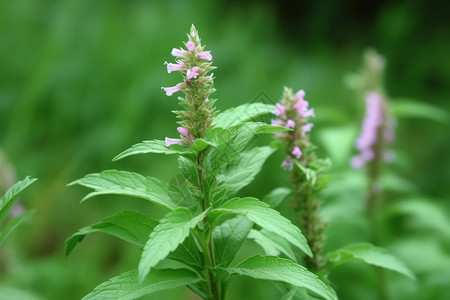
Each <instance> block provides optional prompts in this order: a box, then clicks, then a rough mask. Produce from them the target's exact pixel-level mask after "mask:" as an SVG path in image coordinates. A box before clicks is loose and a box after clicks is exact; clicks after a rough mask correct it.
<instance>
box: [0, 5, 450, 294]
mask: <svg viewBox="0 0 450 300" xmlns="http://www.w3.org/2000/svg"><path fill="white" fill-rule="evenodd" d="M361 5H363V4H360V5H359V4H357V3H354V2H352V1H335V2H332V3H329V2H327V1H310V2H292V3H291V2H288V1H279V2H277V1H265V2H257V1H250V2H245V3H241V2H239V1H231V2H229V1H181V0H180V1H175V0H167V1H143V0H142V1H120V0H112V1H111V0H109V1H106V0H97V1H87V0H72V1H68V0H60V1H54V0H40V1H31V0H14V1H1V2H0V149H1V151H2V152H3V153H4V154H5V156H6V158H7V160H8V161H9V164H11V165H12V167H13V169H14V172H15V173H16V177H17V178H18V179H19V178H24V177H25V176H26V175H30V176H32V177H38V178H39V181H38V182H37V183H36V184H34V185H33V186H32V187H31V188H30V189H29V190H28V191H27V192H25V193H24V195H23V197H22V199H21V201H22V203H23V205H24V206H25V207H27V208H36V210H37V212H36V214H35V215H34V216H33V217H32V219H31V220H30V221H29V222H28V223H27V224H25V225H23V226H21V228H19V229H18V230H17V231H16V232H15V233H13V235H12V236H11V237H10V239H9V240H7V243H6V244H5V246H4V247H3V248H2V249H1V250H0V293H3V294H4V295H7V294H8V293H9V294H8V295H11V296H10V297H9V298H8V297H7V298H6V299H79V298H81V297H82V296H83V295H85V294H87V293H88V292H89V291H90V290H91V289H92V288H93V287H95V286H96V285H98V284H99V283H101V282H103V281H104V280H106V279H107V278H110V277H112V276H114V275H117V274H119V273H122V272H124V271H126V270H129V269H131V268H133V267H135V266H136V265H137V262H138V259H139V250H138V249H136V248H134V247H132V246H129V245H126V244H124V243H122V242H120V241H118V240H115V239H112V238H109V237H105V236H100V235H98V236H97V235H95V236H93V237H89V238H87V239H86V241H85V242H84V244H83V245H82V246H81V247H79V248H78V249H76V251H74V253H73V254H72V255H71V256H70V257H69V258H65V257H64V251H63V246H64V240H65V239H66V238H67V237H68V236H69V235H70V234H72V233H73V232H75V231H76V230H77V229H78V228H80V227H82V226H85V225H88V224H91V223H93V222H94V221H96V220H99V219H101V218H104V217H106V216H108V215H111V214H113V213H114V212H117V211H119V210H120V209H123V208H136V209H139V210H140V211H142V212H145V213H148V214H151V215H153V216H155V217H158V216H161V211H159V210H158V209H156V208H155V206H149V205H148V203H142V202H141V201H139V200H134V199H129V198H126V197H116V198H114V197H103V198H102V199H98V200H96V201H91V202H88V203H85V204H83V205H79V200H80V199H81V198H82V196H83V195H84V194H85V192H86V191H85V190H83V189H82V188H74V187H70V188H69V187H66V184H67V183H69V182H71V181H73V180H75V179H78V178H80V177H82V176H83V175H85V174H87V173H90V172H99V171H101V170H103V169H112V168H115V169H123V170H129V171H136V172H141V173H143V174H148V175H151V176H157V177H162V178H164V179H166V180H171V178H174V177H175V176H176V174H177V171H176V170H177V169H176V160H175V159H173V158H169V157H157V156H155V155H148V156H143V157H142V156H141V157H131V158H127V159H124V160H121V161H119V162H115V163H112V162H111V159H112V158H113V157H114V156H115V155H116V154H118V153H119V152H121V151H122V150H124V149H126V148H127V147H129V146H130V145H132V144H135V143H137V142H140V141H142V140H145V139H150V138H156V139H163V138H164V137H165V136H169V137H176V136H177V135H178V134H177V132H176V124H175V121H176V119H175V116H174V115H173V114H172V113H171V110H174V109H177V100H176V97H167V96H165V94H164V93H163V91H161V90H160V87H161V86H171V85H173V84H175V83H177V81H178V80H179V77H178V76H177V75H174V74H171V75H168V74H167V72H166V68H165V66H164V65H163V62H164V61H165V60H167V61H171V60H173V58H172V57H171V55H170V50H171V49H172V48H173V47H179V46H182V44H181V41H183V40H185V39H186V36H185V33H186V32H187V31H188V30H189V27H190V25H191V24H192V23H193V24H195V25H196V26H197V28H198V30H199V32H200V35H201V37H202V39H203V42H204V43H205V44H206V45H207V49H208V50H211V51H212V54H213V57H214V64H215V65H216V66H217V67H218V69H217V70H216V71H215V76H216V78H217V79H216V81H215V87H216V88H217V92H216V93H215V94H214V96H215V98H217V99H218V102H217V105H218V109H219V110H224V109H226V108H229V107H232V106H237V105H240V104H243V103H247V102H251V101H255V100H257V101H258V100H259V101H268V100H267V99H269V100H270V101H272V102H276V101H277V100H278V99H279V97H280V96H281V92H282V87H283V86H284V85H286V86H291V87H293V88H294V89H300V88H303V89H305V91H306V95H307V97H306V99H307V100H309V101H310V103H311V105H312V106H313V107H315V108H316V115H317V118H316V122H315V127H314V129H313V132H312V139H313V141H314V142H315V143H316V144H318V146H319V153H320V154H321V155H322V156H330V157H331V159H332V160H333V163H334V166H333V169H332V178H334V179H335V180H336V181H337V182H336V183H335V184H333V183H332V184H331V185H330V188H329V189H328V190H327V193H326V197H325V206H324V215H325V216H326V217H327V218H328V219H329V220H330V221H331V225H330V228H329V239H328V241H327V249H328V250H334V249H336V248H338V247H340V246H343V245H345V244H346V243H348V242H362V241H366V240H367V233H368V224H367V222H366V221H365V219H364V212H363V186H364V182H362V179H361V174H362V173H361V172H356V171H352V170H351V169H350V167H349V165H348V161H349V159H350V157H351V155H352V154H353V153H354V152H353V140H354V138H355V137H356V136H357V134H358V130H359V124H360V121H361V118H362V114H363V102H362V101H361V99H357V98H356V97H355V94H354V93H353V92H352V91H351V90H350V89H348V88H347V87H346V85H345V83H344V77H345V76H346V75H347V74H348V73H349V72H355V71H358V70H359V68H360V64H361V61H362V52H363V50H364V49H366V48H367V47H374V48H375V49H377V50H378V51H379V52H380V53H382V54H383V55H385V56H386V58H387V62H388V64H387V74H386V82H385V83H386V89H387V91H388V93H389V95H390V96H391V97H392V98H393V100H392V101H393V103H394V104H395V101H396V98H399V97H407V98H413V99H416V100H418V101H422V102H424V103H427V104H431V105H434V106H435V107H438V108H440V109H441V111H439V115H437V114H436V113H433V112H431V113H423V114H425V118H417V117H409V118H406V117H405V118H399V119H398V121H399V122H398V127H397V141H396V143H395V146H394V149H395V152H396V156H397V159H396V161H395V163H393V164H392V165H391V166H390V167H389V168H388V170H387V172H386V173H387V174H388V175H389V176H390V177H389V176H388V177H387V179H386V184H387V185H386V189H387V197H386V200H387V201H386V202H387V205H386V206H387V209H386V211H385V215H383V218H384V220H385V222H384V226H383V230H384V236H385V246H386V247H387V248H388V249H389V250H391V251H392V252H393V253H395V254H396V255H397V256H399V257H400V258H401V259H403V260H404V261H405V262H406V263H408V264H409V266H410V268H411V269H412V270H413V271H414V272H416V275H417V276H418V280H417V282H411V281H409V280H408V279H405V278H401V277H400V276H399V275H396V274H390V273H389V274H388V279H389V282H390V284H389V286H390V291H391V293H392V295H395V296H394V297H393V299H401V298H404V299H406V298H407V299H444V298H446V297H450V289H449V287H448V284H447V283H448V282H446V279H447V280H448V278H449V277H450V271H449V270H450V243H449V238H450V232H449V228H450V226H447V225H449V224H450V222H449V203H448V199H449V196H448V195H449V194H450V189H449V185H448V182H449V179H450V156H449V155H448V154H449V149H450V147H449V146H450V136H449V132H450V125H449V124H450V122H449V121H448V120H449V118H448V112H449V111H450V102H449V101H448V100H449V96H450V56H449V55H448V53H450V43H448V36H449V35H450V30H449V29H450V28H449V27H450V24H449V21H448V20H446V17H445V11H446V9H448V8H449V7H448V4H447V3H445V2H444V1H443V2H442V3H440V2H438V1H417V0H415V1H397V2H390V1H380V2H377V3H375V4H372V6H369V7H363V6H361ZM446 6H447V7H446ZM268 141H270V137H266V138H260V139H259V140H257V141H256V142H255V144H264V143H265V142H268ZM282 159H283V157H282V155H281V154H277V155H274V156H273V157H272V158H271V159H270V160H269V162H268V164H267V165H266V166H265V167H264V168H263V171H262V173H261V174H260V175H259V176H258V177H257V178H256V181H255V182H254V184H252V185H251V186H250V187H248V188H246V189H244V190H243V191H241V192H240V194H241V195H250V196H256V197H259V198H262V197H263V196H264V195H265V194H267V193H268V192H269V191H270V190H272V189H273V188H275V187H277V186H286V185H287V184H288V180H287V174H286V173H284V172H283V171H282V170H281V168H280V167H279V165H280V163H281V161H282ZM2 168H3V169H4V170H3V171H4V172H5V170H6V168H7V165H6V164H5V163H2V165H0V169H2ZM1 187H2V185H0V188H1ZM402 200H404V201H402ZM283 210H284V212H285V213H286V214H289V204H288V203H286V204H285V205H284V208H283ZM251 248H254V249H258V248H257V246H256V244H250V243H249V244H248V245H246V249H251ZM244 251H246V250H245V249H244ZM248 251H250V250H248ZM374 278H375V275H374V272H373V271H372V269H371V268H370V267H367V266H364V265H362V264H357V263H355V264H351V265H348V266H342V267H340V268H339V269H337V270H336V272H335V273H334V274H332V276H331V280H332V281H333V282H334V283H335V285H336V287H337V291H338V294H339V295H340V297H341V299H375V295H376V293H375V283H374ZM17 289H19V290H20V292H19V291H18V290H17ZM186 291H187V290H186V289H180V290H175V291H171V292H167V293H158V294H155V295H153V296H150V297H148V299H160V298H161V297H169V298H168V299H195V298H193V296H192V295H190V294H188V293H187V292H186ZM14 293H15V294H14ZM278 297H279V295H278V293H277V290H276V289H275V288H274V287H273V286H271V285H267V284H264V283H261V282H258V281H255V280H245V279H242V280H239V281H237V282H236V283H235V285H234V286H233V289H232V291H231V294H230V298H229V299H278Z"/></svg>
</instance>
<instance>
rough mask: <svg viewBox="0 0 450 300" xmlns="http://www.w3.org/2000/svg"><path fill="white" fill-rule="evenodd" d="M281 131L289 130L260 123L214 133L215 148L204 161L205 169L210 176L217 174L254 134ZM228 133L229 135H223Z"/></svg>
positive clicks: (245, 145)
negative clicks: (215, 134) (215, 136)
mask: <svg viewBox="0 0 450 300" xmlns="http://www.w3.org/2000/svg"><path fill="white" fill-rule="evenodd" d="M281 130H290V129H289V128H286V127H284V126H271V125H268V124H266V123H261V122H248V123H243V124H240V125H238V126H235V127H233V128H230V129H227V130H223V131H219V132H222V133H223V134H220V133H219V132H216V133H217V134H218V137H217V139H218V140H217V143H218V144H217V147H216V148H214V149H212V150H211V152H210V154H209V155H208V156H207V158H206V161H205V168H206V169H207V170H208V173H209V174H210V175H215V174H217V171H219V170H220V169H221V168H222V167H224V166H225V165H226V164H228V163H229V162H230V161H232V160H233V159H234V158H235V157H236V156H237V155H238V154H239V153H240V152H241V151H243V150H244V149H245V148H246V147H247V146H248V145H249V143H250V142H251V141H252V140H253V139H254V137H255V135H256V134H260V133H270V132H276V131H281ZM227 131H229V132H230V134H225V132H227ZM222 137H223V138H222Z"/></svg>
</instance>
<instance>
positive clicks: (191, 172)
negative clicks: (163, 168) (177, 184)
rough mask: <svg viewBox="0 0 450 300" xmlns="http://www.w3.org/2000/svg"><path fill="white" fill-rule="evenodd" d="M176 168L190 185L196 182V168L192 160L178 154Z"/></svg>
mask: <svg viewBox="0 0 450 300" xmlns="http://www.w3.org/2000/svg"><path fill="white" fill-rule="evenodd" d="M178 168H179V170H180V172H181V174H182V175H183V177H184V179H186V181H187V182H189V183H191V184H192V185H197V184H198V170H197V166H196V164H195V163H194V162H193V161H191V160H190V159H188V158H186V157H183V156H180V157H178Z"/></svg>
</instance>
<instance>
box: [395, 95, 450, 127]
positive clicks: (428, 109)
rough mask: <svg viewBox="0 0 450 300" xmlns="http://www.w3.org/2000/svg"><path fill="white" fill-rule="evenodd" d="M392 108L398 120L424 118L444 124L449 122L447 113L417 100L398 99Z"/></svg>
mask: <svg viewBox="0 0 450 300" xmlns="http://www.w3.org/2000/svg"><path fill="white" fill-rule="evenodd" d="M390 108H391V111H392V113H393V114H394V116H396V117H397V118H422V119H429V120H432V121H436V122H442V123H446V122H448V121H449V114H448V112H447V111H445V110H443V109H441V108H439V107H437V106H434V105H431V104H428V103H425V102H420V101H418V100H415V99H410V98H397V99H395V100H394V101H391V103H390Z"/></svg>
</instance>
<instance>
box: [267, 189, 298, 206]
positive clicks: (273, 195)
mask: <svg viewBox="0 0 450 300" xmlns="http://www.w3.org/2000/svg"><path fill="white" fill-rule="evenodd" d="M291 194H292V190H291V189H288V188H285V187H279V188H276V189H274V190H273V191H271V192H270V193H269V194H267V195H266V196H265V197H264V198H263V199H262V201H263V202H265V203H267V204H269V206H270V207H272V208H276V207H277V206H278V205H280V204H281V202H283V201H284V199H286V198H287V197H288V196H289V195H291Z"/></svg>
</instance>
